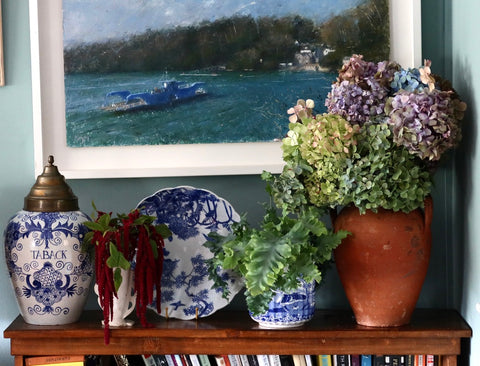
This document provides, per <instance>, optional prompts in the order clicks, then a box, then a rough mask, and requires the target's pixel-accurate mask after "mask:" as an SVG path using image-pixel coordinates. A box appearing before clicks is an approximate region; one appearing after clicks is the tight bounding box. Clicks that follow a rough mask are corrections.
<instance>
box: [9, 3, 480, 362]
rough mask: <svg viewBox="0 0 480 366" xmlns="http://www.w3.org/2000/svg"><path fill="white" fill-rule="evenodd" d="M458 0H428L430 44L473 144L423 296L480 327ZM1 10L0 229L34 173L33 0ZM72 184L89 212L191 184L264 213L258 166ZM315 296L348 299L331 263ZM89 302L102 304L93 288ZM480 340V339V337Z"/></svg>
mask: <svg viewBox="0 0 480 366" xmlns="http://www.w3.org/2000/svg"><path fill="white" fill-rule="evenodd" d="M451 1H452V0H422V12H423V14H424V15H423V17H422V22H423V26H422V28H423V35H424V36H423V53H424V56H425V57H428V58H431V59H432V61H433V69H434V71H435V72H437V73H439V74H442V75H445V76H447V77H452V78H453V80H454V85H455V86H456V87H457V88H458V90H459V92H460V93H461V95H462V96H463V97H464V98H465V99H466V100H467V102H468V103H469V112H468V115H467V121H466V132H465V135H466V139H465V140H466V146H465V147H464V148H463V150H461V151H459V152H458V153H457V160H458V161H456V160H453V159H452V160H451V161H450V162H449V164H448V166H446V167H445V168H443V169H441V170H440V171H439V172H438V173H437V176H436V188H435V192H434V194H433V195H434V200H435V213H434V222H433V232H434V245H433V251H432V259H431V265H430V268H429V272H428V275H427V280H426V283H425V286H424V288H423V291H422V294H421V298H420V300H419V306H421V307H455V308H457V309H461V310H462V312H463V314H465V316H466V317H467V319H468V320H469V321H470V322H471V323H472V325H473V326H474V332H475V330H480V323H479V319H478V313H477V312H476V310H475V305H476V302H479V301H480V298H479V292H480V284H479V281H475V279H476V278H479V273H478V271H479V269H477V268H476V266H475V263H478V261H479V260H480V252H479V251H480V249H477V248H476V247H475V244H476V242H475V240H474V237H475V234H477V233H476V231H477V230H480V226H479V225H475V223H476V222H477V221H478V219H479V217H478V216H480V202H479V199H480V193H479V192H477V189H476V187H475V181H478V179H479V178H480V177H478V176H477V175H476V174H475V167H477V166H478V164H480V163H479V160H478V159H479V154H480V153H479V152H477V151H476V149H475V147H476V146H477V145H478V143H477V141H476V140H477V138H478V137H477V136H476V129H475V128H474V125H475V123H476V120H477V116H476V109H475V107H474V106H475V105H476V103H475V102H476V101H477V99H479V98H480V92H479V91H477V90H475V84H474V83H473V82H472V80H480V79H479V75H478V71H476V69H475V68H474V67H473V65H475V64H478V63H476V62H475V61H478V60H479V56H480V54H479V52H480V49H479V47H478V44H477V43H478V36H477V35H478V34H479V29H478V28H479V27H480V25H479V22H478V20H477V19H476V16H478V14H480V12H479V10H480V9H479V5H478V4H477V0H460V1H459V2H458V4H459V5H460V3H461V8H460V7H459V8H455V9H453V10H452V9H451V3H450V2H451ZM2 11H3V33H4V51H5V71H6V83H7V86H5V87H3V88H0V131H1V133H0V156H1V158H0V172H1V173H0V177H1V178H0V229H1V230H2V231H3V228H4V227H5V225H6V223H7V221H8V220H9V218H10V216H11V215H13V214H14V213H15V212H17V211H18V210H19V209H21V208H22V206H23V198H24V196H25V195H26V194H27V193H28V191H29V189H30V187H31V186H32V184H33V183H34V180H35V177H34V169H33V127H32V105H31V86H30V80H31V79H30V51H29V47H30V45H29V24H28V1H27V0H2ZM452 54H453V55H455V57H452ZM306 97H307V96H306ZM465 153H468V155H465ZM463 156H465V158H462V157H463ZM456 165H458V166H460V168H456ZM59 168H60V169H61V167H59ZM477 171H478V170H477ZM463 172H467V173H463ZM69 184H70V186H71V187H72V189H73V191H74V192H75V194H76V195H77V196H78V197H79V201H80V206H81V209H82V210H83V211H85V212H87V213H90V212H91V207H90V202H91V201H92V200H94V201H95V203H96V204H97V206H98V207H99V208H102V209H105V210H111V211H114V212H125V211H128V210H129V209H130V208H132V207H134V206H135V205H136V204H137V202H138V201H139V200H141V199H142V198H143V197H145V196H147V195H150V194H151V193H153V192H155V191H156V190H158V189H161V188H164V187H171V186H176V185H192V186H197V187H201V188H206V189H209V190H211V191H214V192H216V193H217V194H219V195H220V196H222V197H224V198H226V199H227V200H229V201H230V202H231V203H232V204H233V205H234V207H235V208H236V210H237V211H238V212H248V213H249V221H251V222H252V223H254V222H258V221H259V220H260V218H261V215H262V212H261V208H260V206H259V204H258V203H259V202H263V201H264V200H265V199H266V198H267V197H266V194H265V192H264V185H263V182H262V181H261V180H260V178H259V177H257V176H219V177H182V178H143V179H96V180H71V181H69ZM456 192H462V194H461V195H460V194H457V193H456ZM457 196H461V199H459V198H457ZM466 218H468V219H466ZM462 238H464V240H462ZM464 257H465V260H464ZM0 269H1V274H2V276H0V294H2V295H3V296H2V301H1V310H2V311H1V312H0V329H1V330H3V329H5V328H6V327H7V326H8V324H10V322H11V321H12V320H13V319H14V318H15V317H16V316H17V315H18V309H17V305H16V302H15V299H14V294H13V291H12V289H11V285H10V282H9V281H10V280H9V278H8V272H7V269H6V266H5V262H4V261H3V260H1V261H0ZM317 303H318V306H319V307H325V308H326V307H346V306H348V305H347V303H346V301H345V297H344V293H343V289H342V287H341V285H340V283H339V281H338V278H337V276H336V273H335V271H334V270H333V271H330V272H328V273H327V275H326V281H325V282H324V284H323V285H322V286H321V287H320V288H319V289H318V291H317ZM234 306H239V307H242V306H243V300H242V299H241V298H238V299H236V301H235V304H234ZM87 307H88V308H96V303H95V299H94V297H93V296H91V297H90V298H89V301H88V304H87ZM473 342H474V343H473V344H474V345H475V344H476V343H477V342H476V338H474V340H473ZM472 348H475V347H472ZM477 348H479V349H480V347H477ZM473 360H476V361H477V362H473ZM479 361H480V350H479V351H475V350H473V351H472V363H471V364H472V365H480V362H479ZM0 365H5V366H8V365H13V358H12V357H11V356H10V355H9V343H8V341H7V340H0Z"/></svg>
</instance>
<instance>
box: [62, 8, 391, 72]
mask: <svg viewBox="0 0 480 366" xmlns="http://www.w3.org/2000/svg"><path fill="white" fill-rule="evenodd" d="M302 50H308V51H310V52H312V53H313V54H316V55H317V57H316V61H315V62H317V63H318V66H319V67H320V68H322V69H330V70H333V69H336V68H338V67H339V66H340V65H341V63H342V60H343V58H344V57H345V56H348V55H351V54H353V53H359V54H363V55H364V56H365V58H366V59H369V60H372V61H380V60H382V59H387V58H388V56H389V24H388V0H367V1H365V2H364V3H362V4H361V5H358V6H356V7H354V8H352V9H348V10H346V11H344V12H342V13H341V14H339V15H335V16H332V17H331V18H329V19H328V20H326V21H324V22H322V23H321V24H316V23H315V22H314V21H313V20H312V19H309V18H308V17H307V16H304V15H288V16H283V17H275V16H271V17H259V18H254V17H252V16H249V15H246V16H233V17H228V18H222V19H218V20H215V21H204V22H201V23H199V24H196V25H190V26H177V27H172V28H170V29H159V30H155V29H148V30H147V31H145V32H143V33H141V34H136V35H131V36H128V37H125V38H121V39H116V40H108V41H104V42H93V43H84V44H77V45H74V46H71V47H66V48H65V50H64V65H65V73H66V74H68V73H118V72H137V71H138V72H151V71H160V72H164V71H184V70H219V69H222V70H223V69H226V70H258V71H270V70H277V69H278V68H279V67H280V65H285V64H287V65H288V64H290V63H294V62H295V57H296V55H298V54H299V53H300V52H302Z"/></svg>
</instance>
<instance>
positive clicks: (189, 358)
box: [128, 355, 439, 366]
mask: <svg viewBox="0 0 480 366" xmlns="http://www.w3.org/2000/svg"><path fill="white" fill-rule="evenodd" d="M142 358H143V360H144V362H145V366H438V364H439V360H438V357H437V356H433V355H317V356H313V355H215V356H212V355H150V356H145V355H144V356H143V357H142ZM128 366H132V365H128ZM133 366H136V365H133Z"/></svg>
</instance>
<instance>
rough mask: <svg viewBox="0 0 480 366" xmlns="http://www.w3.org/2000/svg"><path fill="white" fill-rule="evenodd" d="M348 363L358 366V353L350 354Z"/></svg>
mask: <svg viewBox="0 0 480 366" xmlns="http://www.w3.org/2000/svg"><path fill="white" fill-rule="evenodd" d="M350 365H351V366H360V355H350Z"/></svg>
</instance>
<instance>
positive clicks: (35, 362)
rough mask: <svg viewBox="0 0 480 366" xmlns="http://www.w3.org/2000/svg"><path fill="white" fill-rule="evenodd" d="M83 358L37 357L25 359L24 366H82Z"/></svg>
mask: <svg viewBox="0 0 480 366" xmlns="http://www.w3.org/2000/svg"><path fill="white" fill-rule="evenodd" d="M84 361H85V358H84V356H38V357H29V358H27V359H25V366H50V365H54V366H78V365H81V366H83V364H84Z"/></svg>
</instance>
